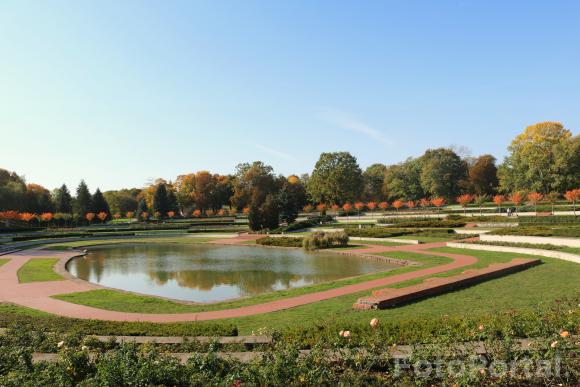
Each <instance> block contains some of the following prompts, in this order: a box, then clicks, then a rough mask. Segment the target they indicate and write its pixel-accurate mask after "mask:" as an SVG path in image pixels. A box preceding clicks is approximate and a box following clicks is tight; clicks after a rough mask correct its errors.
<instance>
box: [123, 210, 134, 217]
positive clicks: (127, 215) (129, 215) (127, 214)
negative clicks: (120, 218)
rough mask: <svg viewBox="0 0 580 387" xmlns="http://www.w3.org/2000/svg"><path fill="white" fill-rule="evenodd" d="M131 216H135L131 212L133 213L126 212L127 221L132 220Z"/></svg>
mask: <svg viewBox="0 0 580 387" xmlns="http://www.w3.org/2000/svg"><path fill="white" fill-rule="evenodd" d="M133 215H135V212H133V211H127V213H126V214H125V216H126V217H127V218H129V219H132V218H133Z"/></svg>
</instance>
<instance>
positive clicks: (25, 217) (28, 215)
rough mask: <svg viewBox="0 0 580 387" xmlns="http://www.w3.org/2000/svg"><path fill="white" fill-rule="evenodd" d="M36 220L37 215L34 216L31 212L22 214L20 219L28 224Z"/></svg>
mask: <svg viewBox="0 0 580 387" xmlns="http://www.w3.org/2000/svg"><path fill="white" fill-rule="evenodd" d="M34 218H36V215H34V214H32V213H30V212H23V213H22V214H20V219H21V220H23V221H25V222H26V223H28V224H30V221H31V220H32V219H34Z"/></svg>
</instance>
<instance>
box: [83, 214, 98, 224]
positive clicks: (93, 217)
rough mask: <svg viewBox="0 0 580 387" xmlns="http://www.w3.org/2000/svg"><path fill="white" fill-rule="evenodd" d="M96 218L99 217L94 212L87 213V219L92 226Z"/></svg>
mask: <svg viewBox="0 0 580 387" xmlns="http://www.w3.org/2000/svg"><path fill="white" fill-rule="evenodd" d="M95 216H97V214H95V213H94V212H87V213H86V214H85V218H86V219H87V220H88V221H89V224H91V222H92V221H93V219H95Z"/></svg>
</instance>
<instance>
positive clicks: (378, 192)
mask: <svg viewBox="0 0 580 387" xmlns="http://www.w3.org/2000/svg"><path fill="white" fill-rule="evenodd" d="M578 187H580V137H579V136H578V135H576V136H573V135H572V132H571V131H570V130H568V129H565V128H564V126H563V125H562V124H561V123H558V122H542V123H538V124H535V125H531V126H529V127H527V128H526V129H525V130H524V131H523V132H522V133H521V134H520V135H518V136H516V138H514V140H513V141H512V142H511V144H510V145H509V147H508V156H507V157H506V158H505V159H504V160H503V162H502V163H501V164H499V165H498V164H497V160H496V159H495V157H494V156H492V155H489V154H484V155H480V156H478V157H471V156H462V155H460V154H458V152H457V151H456V150H454V149H452V148H445V147H443V148H437V149H428V150H426V151H425V153H424V154H423V155H421V156H419V157H412V158H408V159H407V160H405V161H403V162H401V163H398V164H394V165H384V164H373V165H371V166H369V167H368V168H366V169H365V170H364V171H363V170H362V169H361V168H360V166H359V164H358V162H357V159H356V158H355V157H354V156H353V155H351V154H350V153H348V152H329V153H322V154H321V155H320V158H319V160H318V161H317V163H316V165H315V166H314V169H313V171H312V172H311V173H310V174H304V175H301V176H298V175H291V176H288V177H286V176H282V175H276V174H275V173H274V171H273V168H272V167H271V166H269V165H266V164H264V163H263V162H261V161H255V162H253V163H242V164H239V165H238V166H237V167H236V170H235V172H234V173H232V174H229V175H220V174H212V173H210V172H208V171H199V172H196V173H190V174H185V175H180V176H178V177H177V178H176V179H175V181H166V180H163V179H158V180H156V181H154V182H152V183H151V184H149V185H148V186H147V187H145V188H141V189H140V188H131V189H121V190H115V191H107V192H104V193H102V192H101V191H100V190H99V189H98V188H97V189H96V190H95V192H94V193H92V194H91V192H90V190H89V188H88V186H87V184H86V183H85V182H84V181H81V183H80V184H79V186H78V187H77V189H76V195H74V196H73V195H71V193H70V192H69V190H68V188H67V187H66V185H62V186H61V187H59V188H57V189H55V190H53V191H52V192H51V191H49V190H47V189H46V188H44V187H42V186H40V185H38V184H26V182H25V180H24V179H23V178H22V177H20V176H19V175H17V174H16V173H14V172H9V171H6V170H3V169H0V211H10V210H12V211H16V212H20V213H29V214H43V213H58V214H69V215H70V217H71V218H72V219H76V220H77V221H82V220H87V214H93V218H94V215H98V214H106V217H107V219H110V218H112V217H116V218H120V217H121V216H127V214H128V215H131V216H130V217H138V218H142V219H145V220H146V219H150V218H156V219H163V218H165V217H173V216H175V215H176V214H179V215H181V216H206V215H214V214H216V215H225V214H229V213H236V212H240V213H241V212H243V213H245V214H247V215H248V218H249V221H250V226H251V227H252V228H253V229H262V228H274V227H277V226H278V224H279V222H280V221H282V222H291V221H293V220H294V219H296V217H297V215H298V212H299V211H301V210H302V209H304V208H305V207H306V208H308V206H311V207H312V208H314V207H315V206H321V205H323V206H324V207H325V208H332V207H333V206H334V208H339V207H340V208H343V209H344V208H345V206H346V209H349V206H351V204H350V203H354V204H355V205H356V206H357V207H359V209H360V208H361V206H362V205H363V204H364V206H365V207H366V208H369V209H371V210H374V208H375V207H378V206H379V205H380V206H382V207H385V205H389V203H391V204H392V205H393V207H394V208H397V209H398V208H400V207H402V206H404V205H406V206H407V207H411V208H412V207H415V206H416V205H418V206H422V205H431V204H433V203H434V201H435V202H437V203H439V204H441V203H445V202H459V203H460V204H462V205H465V204H466V203H470V202H482V201H485V200H490V199H491V198H495V199H494V200H499V201H501V200H502V199H501V198H504V199H503V200H504V201H505V200H507V199H509V198H512V197H514V198H518V197H520V196H521V197H522V198H527V197H528V196H529V194H531V193H535V194H536V193H537V194H539V195H542V198H548V197H556V195H557V196H558V197H559V196H560V195H561V194H564V193H565V192H569V191H571V192H578V191H577V188H578ZM514 195H515V196H514ZM368 203H371V204H370V206H367V205H366V204H368ZM410 203H412V204H410ZM371 207H372V208H371ZM437 207H439V206H437ZM101 217H103V215H101Z"/></svg>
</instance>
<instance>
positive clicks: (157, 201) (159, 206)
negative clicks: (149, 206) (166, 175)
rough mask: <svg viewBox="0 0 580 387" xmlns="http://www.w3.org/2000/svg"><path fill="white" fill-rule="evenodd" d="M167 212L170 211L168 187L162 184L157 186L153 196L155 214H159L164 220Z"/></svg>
mask: <svg viewBox="0 0 580 387" xmlns="http://www.w3.org/2000/svg"><path fill="white" fill-rule="evenodd" d="M167 211H169V205H168V202H167V187H166V186H165V184H163V183H161V184H159V185H158V186H157V189H156V190H155V193H154V194H153V213H156V212H159V213H160V214H161V217H162V218H164V217H165V216H166V215H167Z"/></svg>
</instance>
